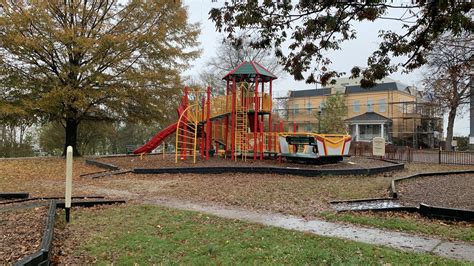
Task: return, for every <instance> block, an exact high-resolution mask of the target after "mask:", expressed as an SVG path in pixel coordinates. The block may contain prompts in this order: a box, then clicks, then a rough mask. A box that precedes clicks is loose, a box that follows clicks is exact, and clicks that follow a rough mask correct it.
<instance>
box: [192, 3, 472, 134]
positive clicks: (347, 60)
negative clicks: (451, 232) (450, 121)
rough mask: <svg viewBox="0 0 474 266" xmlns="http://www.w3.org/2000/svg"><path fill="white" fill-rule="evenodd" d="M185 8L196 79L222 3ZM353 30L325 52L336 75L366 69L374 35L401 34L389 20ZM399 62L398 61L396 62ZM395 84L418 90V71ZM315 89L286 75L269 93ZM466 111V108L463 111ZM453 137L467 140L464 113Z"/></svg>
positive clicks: (215, 36) (214, 41) (215, 37)
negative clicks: (197, 28)
mask: <svg viewBox="0 0 474 266" xmlns="http://www.w3.org/2000/svg"><path fill="white" fill-rule="evenodd" d="M184 3H185V5H186V6H187V8H188V12H189V19H190V22H191V23H196V22H197V23H199V24H200V25H201V36H200V38H199V41H200V43H201V45H200V47H201V49H202V54H201V57H200V58H199V59H196V60H195V61H194V62H192V66H191V68H190V69H189V70H188V71H186V73H185V74H186V75H190V76H193V75H196V74H197V73H198V72H199V70H200V69H202V68H203V67H205V65H206V62H208V61H209V59H210V58H211V57H213V56H214V52H215V49H216V48H217V47H218V45H219V43H220V42H221V40H222V37H223V35H222V34H220V33H218V32H216V30H215V27H214V24H213V23H212V22H211V21H210V20H208V17H209V15H208V12H209V11H210V9H211V8H213V7H219V6H221V5H223V3H224V0H217V2H216V3H213V2H212V1H211V0H184ZM403 12H404V10H403V9H398V10H393V11H391V12H390V13H389V16H391V17H400V16H402V15H403ZM354 26H355V29H356V30H357V39H355V40H351V41H347V42H346V43H344V44H343V45H342V49H341V50H339V51H332V52H329V53H328V55H329V57H330V58H331V60H332V62H333V64H332V66H331V67H332V68H333V69H334V70H336V71H343V72H346V73H350V69H351V68H352V67H353V66H355V65H357V66H363V67H364V66H366V64H367V57H368V56H370V55H371V53H372V52H373V51H374V50H375V49H376V48H377V46H378V42H379V40H378V38H377V36H378V31H379V30H380V29H390V30H394V31H400V30H401V23H400V22H398V21H392V20H378V21H375V22H362V23H355V24H354ZM400 60H402V59H400ZM390 77H391V78H393V79H395V80H399V81H401V82H402V83H404V84H407V85H415V86H418V87H420V85H421V82H420V80H421V79H422V73H421V70H417V71H413V72H411V73H409V74H403V73H401V72H398V73H394V74H392V75H391V76H390ZM311 88H315V85H314V84H306V83H305V82H304V81H295V80H293V78H292V77H291V76H290V75H284V76H283V77H279V79H277V81H276V82H275V83H274V86H273V91H274V93H273V94H274V97H280V96H285V95H286V94H287V92H288V91H289V90H302V89H311ZM465 109H466V110H468V109H467V108H465ZM446 124H447V122H446V120H445V134H446ZM454 135H455V136H467V135H469V114H468V112H465V115H464V117H463V118H458V119H456V123H455V127H454Z"/></svg>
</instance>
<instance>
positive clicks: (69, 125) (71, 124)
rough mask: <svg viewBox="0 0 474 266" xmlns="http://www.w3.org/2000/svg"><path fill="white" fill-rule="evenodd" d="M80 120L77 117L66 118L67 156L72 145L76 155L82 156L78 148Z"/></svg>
mask: <svg viewBox="0 0 474 266" xmlns="http://www.w3.org/2000/svg"><path fill="white" fill-rule="evenodd" d="M78 125H79V122H78V121H77V120H76V119H72V118H70V119H67V120H66V143H65V144H64V150H63V156H66V152H67V147H68V146H71V147H72V149H73V154H74V156H81V154H80V153H79V151H78V150H77V128H78Z"/></svg>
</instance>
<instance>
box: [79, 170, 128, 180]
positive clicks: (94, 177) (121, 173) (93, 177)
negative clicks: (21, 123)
mask: <svg viewBox="0 0 474 266" xmlns="http://www.w3.org/2000/svg"><path fill="white" fill-rule="evenodd" d="M130 172H132V170H116V171H105V172H103V173H100V174H97V175H89V176H86V177H85V178H90V179H96V178H100V177H106V176H113V175H124V174H127V173H130Z"/></svg>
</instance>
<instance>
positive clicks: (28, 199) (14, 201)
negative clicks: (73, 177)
mask: <svg viewBox="0 0 474 266" xmlns="http://www.w3.org/2000/svg"><path fill="white" fill-rule="evenodd" d="M103 198H104V196H73V197H71V199H103ZM53 199H56V200H60V199H64V197H33V198H27V199H17V200H10V201H2V202H0V205H4V204H11V203H20V202H26V201H33V200H53Z"/></svg>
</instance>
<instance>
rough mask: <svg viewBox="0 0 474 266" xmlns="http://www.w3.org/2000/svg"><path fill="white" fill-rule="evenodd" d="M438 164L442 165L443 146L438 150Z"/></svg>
mask: <svg viewBox="0 0 474 266" xmlns="http://www.w3.org/2000/svg"><path fill="white" fill-rule="evenodd" d="M438 164H441V146H440V147H439V149H438Z"/></svg>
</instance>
